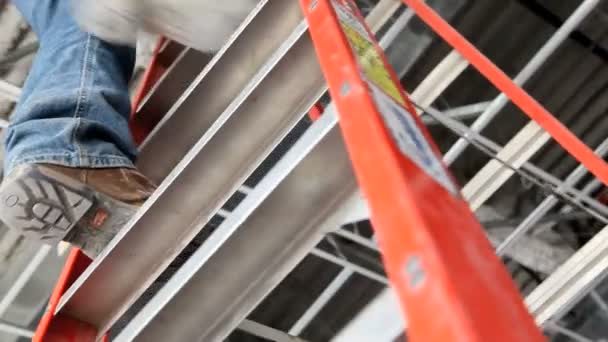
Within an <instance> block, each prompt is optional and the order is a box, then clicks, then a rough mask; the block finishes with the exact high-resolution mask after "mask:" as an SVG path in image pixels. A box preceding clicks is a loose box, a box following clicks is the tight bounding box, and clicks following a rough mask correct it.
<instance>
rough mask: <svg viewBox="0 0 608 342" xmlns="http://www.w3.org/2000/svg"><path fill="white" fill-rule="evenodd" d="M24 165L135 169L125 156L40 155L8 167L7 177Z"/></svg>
mask: <svg viewBox="0 0 608 342" xmlns="http://www.w3.org/2000/svg"><path fill="white" fill-rule="evenodd" d="M23 164H53V165H60V166H67V167H75V168H91V169H103V168H117V167H124V168H129V169H134V168H135V165H134V164H133V161H131V160H130V159H129V158H127V157H125V156H116V155H102V156H99V155H87V154H39V155H31V156H23V157H20V158H17V159H15V160H13V161H11V162H9V164H8V165H7V166H6V169H5V170H4V172H5V175H8V174H9V173H10V172H11V171H12V170H13V169H14V168H15V167H17V166H19V165H23Z"/></svg>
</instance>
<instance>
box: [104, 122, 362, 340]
mask: <svg viewBox="0 0 608 342" xmlns="http://www.w3.org/2000/svg"><path fill="white" fill-rule="evenodd" d="M355 190H356V183H355V180H354V177H353V175H352V170H351V166H350V162H349V159H348V156H347V154H346V152H345V150H344V146H343V143H342V140H341V136H340V132H339V130H338V129H337V127H336V117H335V116H332V115H325V116H323V117H322V118H321V119H320V120H319V121H317V122H316V123H315V124H314V125H313V127H311V129H310V130H309V131H308V132H307V133H305V135H304V136H303V137H302V138H301V139H300V140H299V141H298V142H297V143H296V145H294V146H293V148H292V149H291V150H290V151H289V152H288V154H287V155H286V156H285V157H284V158H283V159H282V160H281V161H279V163H278V164H277V165H276V166H275V168H273V169H272V170H271V171H270V172H269V174H268V175H267V176H266V177H265V178H264V179H263V180H262V182H261V183H260V184H259V185H258V186H257V187H256V188H255V189H254V190H253V191H252V193H251V194H250V195H249V196H248V197H247V198H245V200H244V201H243V202H242V203H241V205H239V207H237V209H236V210H235V212H233V213H232V214H231V215H230V216H229V217H228V218H227V220H226V221H224V222H223V223H222V224H221V225H220V226H219V227H218V228H217V229H216V231H215V232H214V233H213V234H212V235H211V236H210V238H209V239H207V240H206V241H205V242H204V244H203V245H202V246H201V247H200V248H199V249H198V251H197V252H196V253H195V254H194V255H193V256H192V257H191V258H190V259H189V260H188V261H187V262H186V263H185V264H184V265H183V266H182V268H181V269H180V270H179V271H178V272H177V273H176V275H175V276H174V277H173V278H172V279H171V280H170V281H169V282H168V283H167V284H166V285H165V286H164V288H163V289H162V290H161V291H160V292H159V293H158V294H157V295H156V296H155V297H154V298H153V299H152V300H151V301H150V302H149V303H148V304H147V305H146V307H145V308H144V309H143V310H142V311H141V312H140V313H139V314H138V316H137V317H136V318H135V319H134V320H133V321H132V322H131V324H130V325H129V326H128V327H127V328H126V329H125V330H124V331H123V332H122V334H121V335H119V336H118V338H117V339H116V341H130V340H131V339H132V338H134V337H136V336H137V339H136V340H138V341H221V340H223V339H224V338H225V337H227V336H228V334H230V333H231V332H232V331H233V330H234V329H235V328H236V327H237V326H238V325H239V323H240V322H241V321H242V320H243V319H244V318H245V317H246V316H247V315H248V314H249V312H250V311H251V310H253V309H254V308H255V307H256V306H257V304H259V303H260V302H261V301H262V299H263V298H264V297H265V296H266V295H267V294H268V293H269V292H270V291H271V290H272V289H273V288H274V287H275V286H276V285H278V283H279V282H280V281H281V280H282V279H283V278H284V277H285V276H286V275H287V274H288V273H289V272H290V271H291V270H292V269H293V268H294V267H295V266H296V265H297V264H298V263H299V262H300V261H301V260H302V259H303V258H304V257H305V256H306V255H307V254H308V253H309V252H310V250H311V249H312V248H313V247H314V246H315V245H316V244H317V243H318V242H319V241H320V240H321V239H322V238H323V236H324V235H325V234H326V233H327V232H328V231H331V230H334V229H335V227H336V226H338V225H339V224H340V223H341V219H342V213H341V211H340V210H339V209H340V208H341V207H343V205H344V204H343V202H344V200H345V199H346V198H348V197H349V196H350V195H351V193H352V192H354V191H355ZM225 270H231V272H225ZM142 329H143V330H142Z"/></svg>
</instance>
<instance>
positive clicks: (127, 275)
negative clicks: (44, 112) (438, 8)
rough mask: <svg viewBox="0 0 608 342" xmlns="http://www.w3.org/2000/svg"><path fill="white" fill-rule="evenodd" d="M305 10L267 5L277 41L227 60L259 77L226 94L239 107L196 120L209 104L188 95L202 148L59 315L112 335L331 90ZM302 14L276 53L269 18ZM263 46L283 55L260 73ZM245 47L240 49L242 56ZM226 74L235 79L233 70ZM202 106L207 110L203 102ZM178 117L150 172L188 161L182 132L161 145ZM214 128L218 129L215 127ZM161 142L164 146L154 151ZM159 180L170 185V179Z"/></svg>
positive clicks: (263, 15)
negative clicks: (258, 54) (254, 55)
mask: <svg viewBox="0 0 608 342" xmlns="http://www.w3.org/2000/svg"><path fill="white" fill-rule="evenodd" d="M297 6H299V4H298V3H297V2H288V3H285V2H269V3H267V5H266V6H265V7H263V8H261V11H260V13H257V14H254V17H252V18H251V19H252V23H256V24H255V25H253V26H254V27H253V28H255V29H256V30H261V31H256V32H255V33H256V34H258V35H261V36H265V38H268V40H265V39H254V40H245V41H243V42H242V43H244V44H249V45H250V46H248V48H247V49H246V50H248V51H249V52H250V53H249V54H242V53H240V52H241V51H240V50H239V49H236V51H232V50H230V49H228V50H227V51H226V56H224V58H223V59H225V60H231V59H232V62H233V63H234V64H235V65H240V66H241V68H243V67H247V68H252V69H253V70H251V71H252V74H253V76H252V77H251V80H248V81H249V82H247V84H245V86H244V88H245V89H242V90H241V91H240V92H239V93H238V94H237V95H236V96H230V95H229V94H226V95H225V96H227V100H228V99H233V100H232V101H228V102H229V103H228V107H227V108H221V110H220V111H219V112H211V111H209V112H207V115H206V116H205V115H200V114H199V115H196V114H195V113H197V112H198V111H199V110H200V109H201V106H198V105H197V106H193V104H194V103H196V104H199V103H200V102H199V101H200V98H201V96H200V94H198V93H195V92H191V93H187V94H188V95H191V97H188V98H185V99H184V101H186V102H188V101H190V102H192V103H191V104H190V105H189V107H188V109H189V110H191V112H187V111H181V112H179V113H180V115H181V118H179V119H182V120H183V121H181V123H180V124H181V125H182V126H181V129H182V130H183V132H186V131H188V130H189V129H190V128H191V127H196V128H198V129H199V130H201V131H202V132H201V133H200V135H199V136H198V137H199V140H198V141H197V143H196V144H195V145H194V147H192V149H191V150H190V151H189V152H188V154H187V155H186V156H185V157H184V158H183V159H182V160H181V162H180V163H179V165H178V166H177V167H175V169H174V171H173V172H171V174H170V175H169V176H168V177H166V179H165V180H164V181H163V182H162V183H161V185H160V187H159V189H158V191H157V192H156V193H155V194H154V196H152V198H151V199H150V200H149V201H148V202H147V203H146V204H145V205H144V206H143V207H142V209H141V210H140V211H139V212H138V213H137V214H136V215H135V217H134V218H133V220H131V222H130V223H129V224H127V227H125V230H124V231H122V232H121V233H120V234H119V235H118V236H117V238H116V239H115V240H114V241H113V242H112V243H111V244H110V245H109V246H108V248H107V249H106V251H105V252H104V253H102V254H101V255H100V257H99V258H98V259H97V260H96V261H95V262H94V264H93V265H92V266H91V267H89V268H88V269H87V271H86V272H85V273H84V274H83V275H82V276H81V277H80V278H79V279H78V280H77V281H76V282H75V284H74V285H73V286H72V287H71V288H70V289H69V290H68V291H67V293H66V294H65V296H64V297H63V298H62V301H61V304H60V307H59V310H60V311H62V312H64V313H66V314H69V315H72V316H75V317H79V318H80V319H82V320H83V321H86V322H89V323H91V324H93V325H95V326H97V327H99V328H100V330H101V331H105V330H106V329H108V328H109V327H110V326H111V325H112V323H114V322H115V321H116V319H117V318H118V317H119V316H120V315H121V314H122V313H124V312H125V310H126V309H127V308H128V307H129V306H130V304H132V303H133V302H134V301H135V300H136V299H137V298H138V297H139V295H141V293H143V291H144V290H145V289H146V288H147V286H149V285H150V284H151V283H152V282H153V280H154V279H155V278H156V277H157V276H158V275H159V274H160V273H161V272H162V271H163V269H164V268H165V267H166V266H167V265H168V264H169V263H170V262H171V260H172V259H173V258H174V257H175V256H176V255H177V254H178V253H179V252H180V251H181V250H182V249H183V248H184V247H185V246H186V245H187V244H188V242H189V241H190V240H191V239H192V238H193V237H194V236H195V235H196V234H197V233H198V232H199V231H200V230H201V229H202V228H203V227H204V226H205V224H206V223H207V222H208V220H209V219H210V218H211V217H212V216H213V214H214V213H215V212H217V210H219V209H220V208H221V206H222V205H223V204H224V202H226V200H228V198H229V197H230V196H231V195H232V193H234V192H235V191H236V190H237V189H238V188H239V186H240V184H241V183H242V182H243V181H244V180H245V179H246V177H248V176H249V174H250V173H251V172H252V171H253V170H254V169H255V168H256V167H257V166H258V165H259V163H260V162H261V161H262V160H263V159H264V158H265V157H266V156H267V155H268V153H269V152H270V151H271V150H272V149H273V148H274V146H276V144H277V143H278V142H279V141H280V140H281V138H282V137H283V136H285V134H286V133H287V132H288V131H289V130H290V129H291V128H292V127H293V125H294V124H295V123H296V122H297V121H298V120H299V119H300V118H301V117H302V116H303V115H304V114H305V113H306V111H307V110H308V109H309V108H310V106H311V105H312V104H313V103H314V102H315V101H316V100H317V99H318V97H319V96H320V92H321V91H322V90H323V89H324V88H323V83H324V82H323V80H322V76H321V73H320V70H319V68H318V65H317V62H316V59H315V58H314V50H313V49H312V47H311V46H310V40H309V39H308V37H307V36H306V35H304V33H305V32H306V26H305V25H302V20H301V18H300V17H299V15H300V14H299V8H298V7H297ZM296 10H297V13H298V14H297V15H294V16H293V17H294V18H293V19H295V20H292V21H291V25H284V27H283V28H284V29H285V30H287V31H288V32H286V33H287V34H286V35H284V37H283V38H285V39H283V42H282V44H281V45H279V46H278V47H276V46H274V44H273V41H272V40H271V39H270V37H272V32H275V31H276V30H277V29H278V28H277V27H276V26H272V27H270V26H267V25H266V24H264V25H261V24H257V23H258V22H259V21H267V20H268V19H269V17H277V16H279V17H282V18H283V17H287V18H289V17H290V15H289V13H290V12H292V13H295V12H296ZM279 13H280V14H281V15H279ZM275 35H276V33H275ZM248 38H251V37H248ZM259 41H268V42H269V43H270V45H273V46H272V47H273V49H274V50H273V51H272V53H271V56H270V58H269V59H268V60H267V62H266V63H265V64H263V65H259V69H257V68H256V67H257V66H258V65H255V64H252V63H253V62H254V60H252V59H251V52H253V51H257V47H259V49H260V50H264V49H263V48H262V47H260V46H259V45H260V44H259V43H258V42H259ZM245 47H246V46H242V45H241V46H239V48H240V49H243V48H245ZM233 54H236V55H233ZM211 64H212V65H213V63H211ZM235 65H229V66H231V67H235ZM216 67H221V65H219V64H217V65H216ZM237 69H238V68H237ZM293 70H296V71H297V72H298V74H297V75H296V74H294V72H293ZM224 71H225V72H226V73H228V72H229V70H227V69H226V70H224ZM203 73H205V72H203ZM221 74H222V73H220V75H221ZM220 75H218V76H220ZM241 76H242V75H241ZM207 81H209V82H210V83H213V82H211V81H210V80H207ZM223 81H225V82H228V81H230V80H223ZM233 81H234V80H233ZM205 84H207V83H205ZM221 84H222V83H214V86H213V87H208V88H206V89H207V90H208V93H212V92H213V89H215V88H216V87H217V88H221ZM225 84H228V83H225ZM222 96H224V95H222ZM201 105H202V106H205V105H206V104H205V103H204V102H203V103H202V104H201ZM180 108H183V107H180ZM204 108H205V109H206V110H209V109H208V108H206V107H204ZM176 114H177V112H175V113H174V114H173V115H171V116H169V117H168V118H167V121H165V122H164V125H163V126H161V128H160V129H159V130H158V131H157V132H156V134H155V135H154V136H153V137H152V138H151V139H150V141H148V144H147V145H146V146H145V147H144V149H143V150H142V157H143V158H144V160H143V162H144V164H145V163H146V156H147V158H151V155H150V154H151V153H153V156H154V162H155V164H154V165H150V167H152V166H154V168H155V170H156V171H158V170H161V169H163V167H167V166H169V165H170V163H168V160H166V159H163V156H168V157H170V158H175V157H176V156H179V155H180V147H181V145H180V139H181V138H182V137H183V136H185V135H188V134H187V133H184V134H181V133H182V130H173V131H172V132H171V134H170V136H171V139H170V140H163V141H162V142H159V141H157V140H155V139H159V138H160V137H161V136H162V134H163V133H162V131H163V130H164V129H166V127H167V126H172V127H173V128H175V125H176V124H177V123H176V121H175V120H178V116H176ZM186 119H188V120H186ZM201 122H202V125H201ZM206 123H210V124H211V126H209V127H206V126H205V124H206ZM175 132H180V134H175ZM167 133H168V132H167ZM191 133H192V134H195V133H194V132H191ZM203 133H205V134H203ZM201 135H202V137H201ZM181 142H183V141H181ZM157 143H160V144H159V145H155V144H157ZM154 146H155V147H154ZM147 148H149V149H150V150H147ZM152 150H154V152H152ZM148 160H150V159H148ZM210 166H212V167H210ZM156 175H157V176H159V177H161V178H162V174H158V173H157V174H156ZM119 242H120V243H119ZM125 260H129V262H128V263H126V262H125ZM116 274H121V277H120V278H118V279H116ZM109 279H112V281H109ZM102 292H103V293H104V294H105V300H104V301H95V303H91V301H90V298H91V296H95V294H99V293H102Z"/></svg>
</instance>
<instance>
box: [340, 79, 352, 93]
mask: <svg viewBox="0 0 608 342" xmlns="http://www.w3.org/2000/svg"><path fill="white" fill-rule="evenodd" d="M348 93H350V83H348V82H344V83H342V87H340V95H342V96H346V95H348Z"/></svg>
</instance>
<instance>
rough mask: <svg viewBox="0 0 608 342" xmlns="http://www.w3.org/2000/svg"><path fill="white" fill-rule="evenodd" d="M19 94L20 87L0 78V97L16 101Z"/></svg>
mask: <svg viewBox="0 0 608 342" xmlns="http://www.w3.org/2000/svg"><path fill="white" fill-rule="evenodd" d="M20 95H21V88H19V87H17V86H15V85H12V84H10V83H8V82H6V81H4V80H0V97H2V98H4V99H7V100H10V101H13V102H17V100H19V96H20Z"/></svg>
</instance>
